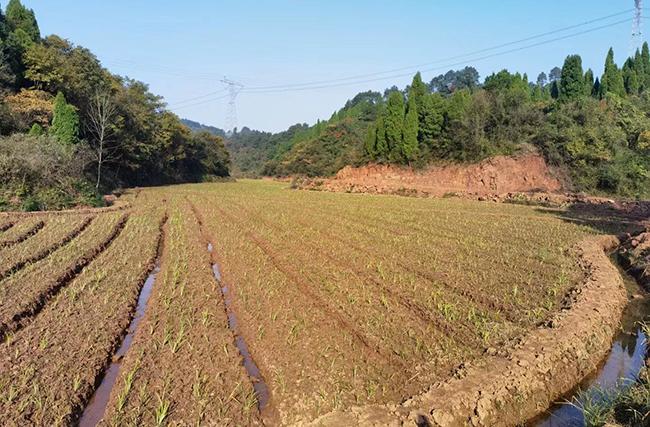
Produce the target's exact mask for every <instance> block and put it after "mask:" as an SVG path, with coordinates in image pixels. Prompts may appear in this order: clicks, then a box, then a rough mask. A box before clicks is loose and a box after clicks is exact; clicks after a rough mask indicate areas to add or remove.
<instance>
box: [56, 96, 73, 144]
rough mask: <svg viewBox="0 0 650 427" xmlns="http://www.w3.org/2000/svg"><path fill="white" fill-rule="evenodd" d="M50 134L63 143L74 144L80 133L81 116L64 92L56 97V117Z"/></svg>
mask: <svg viewBox="0 0 650 427" xmlns="http://www.w3.org/2000/svg"><path fill="white" fill-rule="evenodd" d="M50 134H51V135H52V136H54V137H55V138H56V139H57V140H58V141H59V142H60V143H62V144H74V143H75V142H77V137H78V135H79V116H78V115H77V111H76V109H75V108H74V106H72V105H70V104H68V103H67V102H66V100H65V96H63V93H62V92H59V93H58V94H57V95H56V98H55V99H54V117H53V118H52V126H50Z"/></svg>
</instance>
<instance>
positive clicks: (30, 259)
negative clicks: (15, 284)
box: [0, 217, 94, 280]
mask: <svg viewBox="0 0 650 427" xmlns="http://www.w3.org/2000/svg"><path fill="white" fill-rule="evenodd" d="M93 219H94V217H87V218H85V219H83V220H82V221H81V223H80V224H79V225H77V226H76V227H75V228H74V229H73V230H71V231H70V232H69V233H67V234H66V235H65V236H63V238H62V239H61V240H60V241H58V242H56V243H54V244H52V245H50V246H48V247H45V248H43V249H40V250H38V252H36V253H33V254H31V255H28V256H26V257H23V258H22V259H18V260H16V259H11V262H12V264H11V266H10V267H8V268H6V269H5V270H2V271H0V280H2V279H4V278H6V277H7V276H9V275H11V274H13V273H15V272H16V271H18V270H20V269H21V268H23V267H24V266H25V265H27V264H31V263H34V262H37V261H40V260H42V259H43V258H45V257H47V256H48V255H49V254H51V253H52V252H54V251H55V250H57V249H58V248H60V247H61V246H63V245H65V244H67V243H68V242H70V241H71V240H72V239H74V238H75V237H77V236H78V235H79V234H81V232H82V231H84V230H85V229H86V227H88V225H90V223H91V222H92V220H93Z"/></svg>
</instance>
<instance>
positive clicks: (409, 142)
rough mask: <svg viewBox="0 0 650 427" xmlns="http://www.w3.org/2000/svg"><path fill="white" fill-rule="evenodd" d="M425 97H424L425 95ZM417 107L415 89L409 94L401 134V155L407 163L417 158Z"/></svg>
mask: <svg viewBox="0 0 650 427" xmlns="http://www.w3.org/2000/svg"><path fill="white" fill-rule="evenodd" d="M425 96H426V95H425ZM418 151H419V150H418V107H417V103H416V95H415V89H414V88H413V87H412V88H411V90H410V92H409V99H408V105H407V110H406V117H405V118H404V130H403V132H402V155H403V156H404V159H405V160H406V161H407V162H409V163H410V162H411V161H413V160H415V159H416V158H417V156H418Z"/></svg>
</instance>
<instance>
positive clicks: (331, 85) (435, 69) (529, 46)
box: [242, 18, 630, 93]
mask: <svg viewBox="0 0 650 427" xmlns="http://www.w3.org/2000/svg"><path fill="white" fill-rule="evenodd" d="M629 22H630V19H629V18H627V19H624V20H620V21H616V22H613V23H610V24H606V25H601V26H598V27H594V28H590V29H588V30H583V31H579V32H576V33H572V34H568V35H565V36H561V37H556V38H553V39H548V40H544V41H541V42H537V43H533V44H529V45H526V46H520V47H517V48H514V49H509V50H505V51H502V52H497V53H493V54H489V55H484V56H481V57H476V58H471V59H468V60H465V61H460V62H454V63H448V64H445V65H443V66H440V67H434V68H428V69H423V70H420V71H421V72H430V71H438V70H444V69H448V68H449V67H454V66H459V65H464V64H467V63H469V62H476V61H482V60H485V59H489V58H494V57H497V56H502V55H506V54H509V53H513V52H519V51H522V50H526V49H530V48H533V47H537V46H542V45H545V44H549V43H553V42H556V41H560V40H566V39H569V38H572V37H577V36H580V35H584V34H588V33H592V32H594V31H599V30H602V29H605V28H609V27H613V26H616V25H620V24H623V23H629ZM410 75H412V71H411V72H408V73H400V74H392V75H389V76H383V77H378V78H374V79H364V80H356V81H352V82H347V83H337V84H329V85H319V86H310V87H298V88H292V87H284V88H281V89H276V90H272V89H269V90H255V89H254V88H246V89H244V90H243V91H242V92H243V93H276V92H294V91H303V90H315V89H327V88H333V87H343V86H350V85H356V84H361V83H370V82H376V81H383V80H390V79H394V78H399V77H406V76H410Z"/></svg>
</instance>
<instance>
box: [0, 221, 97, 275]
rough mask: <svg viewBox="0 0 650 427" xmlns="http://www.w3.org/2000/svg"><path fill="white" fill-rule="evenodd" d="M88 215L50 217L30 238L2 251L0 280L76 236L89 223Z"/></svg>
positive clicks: (38, 259) (43, 256)
mask: <svg viewBox="0 0 650 427" xmlns="http://www.w3.org/2000/svg"><path fill="white" fill-rule="evenodd" d="M92 219H93V217H90V216H72V215H68V216H60V217H57V218H52V219H51V220H49V221H48V222H47V224H46V225H45V227H43V229H42V230H41V231H40V232H39V233H38V234H37V235H35V236H34V237H33V238H32V239H29V240H27V241H24V242H22V243H20V244H17V245H14V246H12V247H10V248H8V249H6V250H5V251H3V252H2V258H0V280H2V279H4V278H5V277H7V276H9V275H10V274H12V273H15V272H16V271H18V270H20V269H21V268H23V267H24V266H25V265H27V264H30V263H34V262H37V261H40V260H41V259H43V258H45V257H46V256H48V255H49V254H51V253H52V252H54V251H55V250H56V249H58V248H59V247H61V246H63V245H65V244H66V243H68V242H70V241H71V240H72V239H74V238H75V237H77V236H78V235H79V234H80V233H81V232H82V231H84V230H85V229H86V227H87V226H88V225H89V224H90V222H91V221H92Z"/></svg>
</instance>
